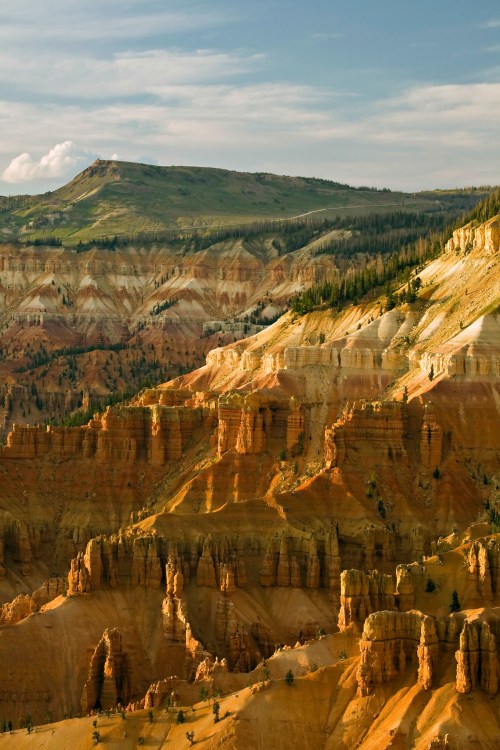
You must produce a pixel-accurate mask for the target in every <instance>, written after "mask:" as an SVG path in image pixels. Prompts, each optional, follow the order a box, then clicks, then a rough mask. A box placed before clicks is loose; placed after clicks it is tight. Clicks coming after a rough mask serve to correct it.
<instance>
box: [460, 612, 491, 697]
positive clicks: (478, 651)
mask: <svg viewBox="0 0 500 750" xmlns="http://www.w3.org/2000/svg"><path fill="white" fill-rule="evenodd" d="M455 658H456V660H457V677H456V683H455V685H456V689H457V691H458V692H459V693H470V692H471V690H472V689H473V688H474V687H475V686H476V685H480V687H481V688H482V689H483V690H484V691H485V692H486V693H488V695H496V693H497V691H498V678H499V673H498V659H497V653H496V643H495V636H494V635H493V633H492V632H491V630H490V626H489V624H488V622H486V621H484V620H474V621H470V620H465V622H464V626H463V629H462V632H461V633H460V646H459V649H458V651H457V652H456V654H455Z"/></svg>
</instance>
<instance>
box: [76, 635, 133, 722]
mask: <svg viewBox="0 0 500 750" xmlns="http://www.w3.org/2000/svg"><path fill="white" fill-rule="evenodd" d="M131 679H132V672H131V665H130V660H129V657H128V654H127V653H126V652H125V651H124V649H123V645H122V636H121V633H120V631H119V630H116V629H112V630H108V629H106V630H105V631H104V633H103V636H102V638H101V640H100V641H99V643H98V644H97V646H96V649H95V651H94V653H93V655H92V658H91V660H90V665H89V671H88V677H87V680H86V682H85V685H84V688H83V692H82V700H81V705H82V711H83V712H85V713H88V712H89V711H93V710H94V709H96V708H97V709H103V710H108V709H110V708H113V707H114V706H116V705H117V704H118V703H120V704H122V705H127V703H128V702H129V699H130V696H131Z"/></svg>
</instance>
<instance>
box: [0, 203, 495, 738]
mask: <svg viewBox="0 0 500 750" xmlns="http://www.w3.org/2000/svg"><path fill="white" fill-rule="evenodd" d="M442 250H443V252H442V253H441V254H440V255H439V256H438V257H436V258H434V259H433V260H431V261H430V262H428V263H427V264H426V265H425V267H418V266H417V267H413V266H412V265H410V266H409V268H411V269H412V270H411V275H410V276H409V278H408V279H406V280H405V281H404V283H403V284H402V285H401V286H399V287H396V286H393V288H391V289H389V290H388V292H387V294H383V295H375V287H374V288H373V292H374V296H373V297H371V298H361V297H360V298H359V299H358V301H357V304H352V301H351V302H350V304H345V301H343V300H341V304H340V305H339V304H338V302H339V301H338V300H336V301H335V306H334V307H333V308H332V307H330V306H329V300H328V299H326V300H325V301H324V302H322V301H321V299H319V302H318V305H317V308H316V309H313V310H311V312H309V313H307V314H301V313H300V311H297V312H296V313H288V314H287V315H286V316H284V317H282V318H281V319H280V320H278V321H277V322H275V323H274V324H273V325H271V326H269V327H267V328H266V330H264V331H262V332H260V333H258V334H257V335H255V336H252V337H249V338H247V339H244V340H242V341H239V342H236V343H233V344H231V345H230V346H227V347H218V348H216V349H215V350H214V351H212V352H211V353H210V354H209V355H208V357H207V364H206V366H205V367H203V368H201V369H199V370H197V371H196V372H193V373H188V374H186V375H184V376H182V377H179V378H177V379H175V380H174V381H172V382H169V383H166V384H164V385H163V386H161V387H159V388H152V389H148V390H146V391H145V392H143V393H142V394H140V395H139V396H138V397H137V398H136V399H135V400H134V401H133V402H131V404H130V405H128V406H115V407H111V408H110V409H109V410H108V411H107V412H106V413H105V414H104V415H101V416H96V418H95V419H93V420H91V422H89V424H88V425H86V426H84V427H81V428H73V429H72V428H59V427H53V428H50V429H48V430H45V429H43V428H22V427H17V428H16V429H15V430H14V431H13V432H12V434H11V435H9V438H8V442H7V446H6V447H5V448H4V449H3V450H2V451H1V453H0V476H2V482H1V483H0V501H1V508H2V516H1V521H2V527H1V528H2V533H1V538H2V539H3V546H2V547H1V549H2V554H3V558H2V566H3V570H4V571H5V572H4V574H3V580H2V581H1V582H0V591H1V592H2V595H3V598H4V600H5V602H6V604H5V606H4V607H3V609H2V612H1V615H0V617H1V619H2V621H3V625H2V626H1V627H0V634H1V636H2V637H1V639H0V649H1V650H2V651H1V653H2V659H3V660H5V663H8V666H9V671H8V672H4V673H3V674H2V675H0V693H1V694H2V695H3V701H2V706H1V710H2V711H3V718H4V719H5V720H12V721H14V722H15V723H16V724H18V723H19V721H20V720H21V719H23V718H24V719H26V714H27V713H29V714H30V715H31V716H32V717H34V718H35V720H36V721H37V722H41V721H43V720H44V718H45V717H46V714H47V706H50V711H51V712H52V718H54V719H60V718H62V717H64V715H65V714H66V715H69V714H70V713H71V714H72V715H75V714H77V713H78V712H80V711H81V712H82V713H83V714H86V713H88V712H89V711H91V710H93V709H99V708H102V709H104V710H107V709H112V708H114V707H115V706H116V705H117V704H118V703H120V704H123V705H124V704H130V709H144V708H145V709H146V713H141V712H140V711H139V712H135V710H131V712H130V713H127V714H126V716H128V717H129V718H126V719H125V720H123V719H121V718H120V717H119V716H116V717H114V716H113V717H110V718H109V719H108V718H107V717H106V718H104V717H102V718H101V719H99V720H98V724H99V722H100V726H101V729H100V730H99V731H102V735H103V736H106V737H107V740H106V741H109V742H110V743H111V742H118V741H122V740H120V738H119V734H118V733H119V732H120V731H123V730H120V727H119V726H118V725H119V724H120V722H122V723H123V724H125V722H128V721H130V725H127V726H130V729H127V727H126V731H127V734H130V737H127V738H123V741H125V740H126V741H127V743H128V745H124V746H129V747H135V746H136V745H137V744H138V742H139V740H138V737H139V736H146V737H151V741H152V742H153V741H156V742H158V741H159V742H160V743H163V744H165V742H166V744H165V746H166V747H168V743H169V742H170V741H173V742H176V743H177V746H179V747H184V746H186V747H187V746H189V740H188V738H187V737H186V734H185V732H186V731H194V732H195V740H196V741H199V740H202V741H203V742H204V743H205V744H206V746H207V747H215V746H217V743H220V742H221V741H222V740H223V741H224V743H225V745H226V746H227V747H231V748H234V749H235V750H236V748H238V749H239V748H247V747H255V748H257V749H258V748H261V747H262V748H264V747H268V746H269V740H270V738H271V740H272V743H273V744H275V745H276V747H285V746H286V747H289V748H297V749H298V748H304V747H306V748H307V747H311V748H313V747H314V748H317V747H320V748H325V749H326V748H328V750H330V748H338V747H340V748H342V749H343V750H344V749H345V750H347V748H352V747H356V746H358V747H362V748H364V750H370V749H372V748H395V747H399V748H404V749H406V748H408V749H409V748H417V749H418V750H424V749H425V750H428V748H429V747H431V748H446V747H448V748H456V749H457V750H462V748H463V749H465V748H466V747H469V746H470V745H471V744H472V745H473V743H474V742H475V743H476V745H477V746H480V747H485V748H488V749H489V748H494V747H495V742H496V741H497V736H498V728H497V723H498V700H499V698H498V694H497V691H498V653H497V652H498V644H499V641H500V629H499V627H498V612H499V604H500V602H499V596H500V592H499V586H500V582H499V577H498V570H499V569H500V564H499V561H500V535H499V534H498V529H499V521H500V512H499V507H498V503H499V501H500V496H499V489H498V488H499V486H500V463H499V455H500V433H499V424H500V420H499V403H500V397H499V396H500V393H499V370H498V366H499V364H498V363H499V361H500V336H499V331H500V320H499V315H498V305H499V302H500V300H499V289H500V223H499V219H498V217H489V218H488V219H487V220H486V221H485V222H483V223H480V222H479V220H478V222H477V223H476V224H475V225H472V224H469V225H467V226H465V227H463V228H461V229H459V230H457V231H456V232H455V233H454V234H453V237H452V238H451V239H450V240H449V242H448V243H447V245H446V249H445V248H444V247H443V248H442ZM417 269H418V273H417ZM417 278H418V279H419V280H420V283H416V279H417ZM395 282H396V278H395V279H394V284H395ZM377 283H378V280H377ZM409 292H411V294H409ZM465 298H467V305H464V299H465ZM408 300H409V301H408ZM388 308H390V309H388ZM70 560H71V562H70ZM68 566H69V567H70V570H69V575H67V577H66V574H67V571H68ZM49 576H51V577H52V578H51V580H50V581H49V582H47V583H44V579H47V578H48V577H49ZM66 587H67V590H66ZM19 590H22V591H23V593H24V595H23V596H16V594H17V593H18V592H19ZM61 591H62V592H64V593H66V594H67V595H66V596H62V595H61V594H60V592H61ZM9 600H11V601H9ZM36 611H38V612H39V614H37V615H36V616H32V617H30V616H28V615H29V613H30V612H36ZM323 632H326V633H329V634H331V635H328V636H327V638H324V637H323V635H322V633H323ZM297 641H298V642H299V643H300V644H303V645H301V646H300V647H297V648H294V646H295V644H296V643H297ZM306 641H310V643H309V644H307V643H306ZM284 646H287V647H289V648H284ZM56 653H57V658H56ZM216 657H217V659H216ZM222 660H224V661H222ZM33 665H39V666H37V667H36V668H33ZM28 667H29V668H28ZM289 670H291V672H292V677H293V680H291V679H290V677H288V681H285V679H284V678H285V676H286V675H287V672H288V671H289ZM290 683H291V684H290ZM247 684H249V685H250V687H246V685H247ZM253 684H255V685H254V686H253V687H252V685H253ZM149 685H150V687H148V686H149ZM202 688H203V689H204V692H203V695H206V693H207V692H208V694H209V695H210V694H213V695H214V700H218V701H219V703H220V707H219V708H220V711H219V715H220V716H219V718H220V721H218V722H216V723H214V721H213V716H214V714H213V709H212V706H211V705H210V704H209V705H207V703H206V701H205V700H202V703H201V704H200V705H197V706H196V707H195V708H196V711H195V712H194V714H193V713H192V711H191V709H189V708H188V707H189V706H191V705H192V704H193V703H195V702H196V701H197V699H198V698H200V697H201V696H200V690H201V689H202ZM219 690H222V692H223V693H224V694H225V695H224V697H223V698H220V699H219V698H217V696H218V694H219V692H218V691H219ZM471 691H474V694H473V695H471ZM20 695H21V696H22V699H21V700H19V696H20ZM471 700H472V702H471ZM172 702H174V704H177V706H176V710H175V711H174V712H172V709H171V710H170V711H171V712H170V714H167V713H165V711H164V708H166V707H167V705H168V704H169V703H170V704H171V703H172ZM212 702H213V701H212ZM149 707H152V710H153V716H152V718H153V721H152V722H151V724H152V726H151V727H149V724H150V722H149V717H148V714H147V710H148V709H149ZM178 707H183V709H184V710H185V713H186V718H187V721H186V726H185V727H184V726H181V725H177V724H176V723H175V717H176V716H177V711H178ZM160 708H161V710H159V709H160ZM157 709H158V710H157ZM226 711H227V712H228V715H227V716H226ZM0 718H1V717H0ZM52 729H54V736H55V734H58V733H59V737H60V739H61V741H62V742H68V743H71V742H72V738H73V737H75V736H76V735H77V734H78V733H79V732H83V731H85V732H87V733H88V734H87V741H88V743H89V744H90V743H91V726H90V722H89V720H88V719H87V718H84V719H79V720H75V723H74V724H72V723H64V724H61V725H58V726H55V727H51V729H50V731H52ZM447 735H448V736H447ZM165 738H166V740H165ZM6 741H7V742H11V741H13V740H11V738H7V740H6ZM19 741H20V742H21V741H23V742H24V741H25V740H24V738H22V739H20V740H19ZM77 742H80V739H78V740H77ZM431 743H434V744H431ZM19 746H21V745H19ZM161 746H162V744H160V747H161ZM75 747H78V744H76V745H75Z"/></svg>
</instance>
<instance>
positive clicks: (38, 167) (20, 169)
mask: <svg viewBox="0 0 500 750" xmlns="http://www.w3.org/2000/svg"><path fill="white" fill-rule="evenodd" d="M95 158H96V154H93V153H91V152H90V151H85V150H84V149H81V148H78V147H77V146H75V144H74V143H73V141H64V142H63V143H57V144H56V145H55V146H54V147H53V148H51V149H50V151H49V152H48V153H47V154H44V155H43V156H42V157H41V159H40V160H39V161H36V160H35V159H33V157H32V156H31V154H29V153H28V152H26V151H25V152H24V153H22V154H19V156H15V157H14V158H13V159H12V161H11V162H10V164H9V166H8V167H7V168H6V169H4V171H3V173H2V180H4V181H5V182H9V183H13V184H18V183H21V182H32V181H34V180H40V179H43V178H46V179H53V178H57V177H72V176H73V175H74V174H75V172H78V171H79V170H80V169H83V168H84V167H86V166H87V165H88V164H90V162H92V161H94V159H95Z"/></svg>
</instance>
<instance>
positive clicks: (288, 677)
mask: <svg viewBox="0 0 500 750" xmlns="http://www.w3.org/2000/svg"><path fill="white" fill-rule="evenodd" d="M294 679H295V677H294V676H293V672H292V670H291V669H289V670H288V672H287V673H286V675H285V682H286V684H287V685H293V681H294Z"/></svg>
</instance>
